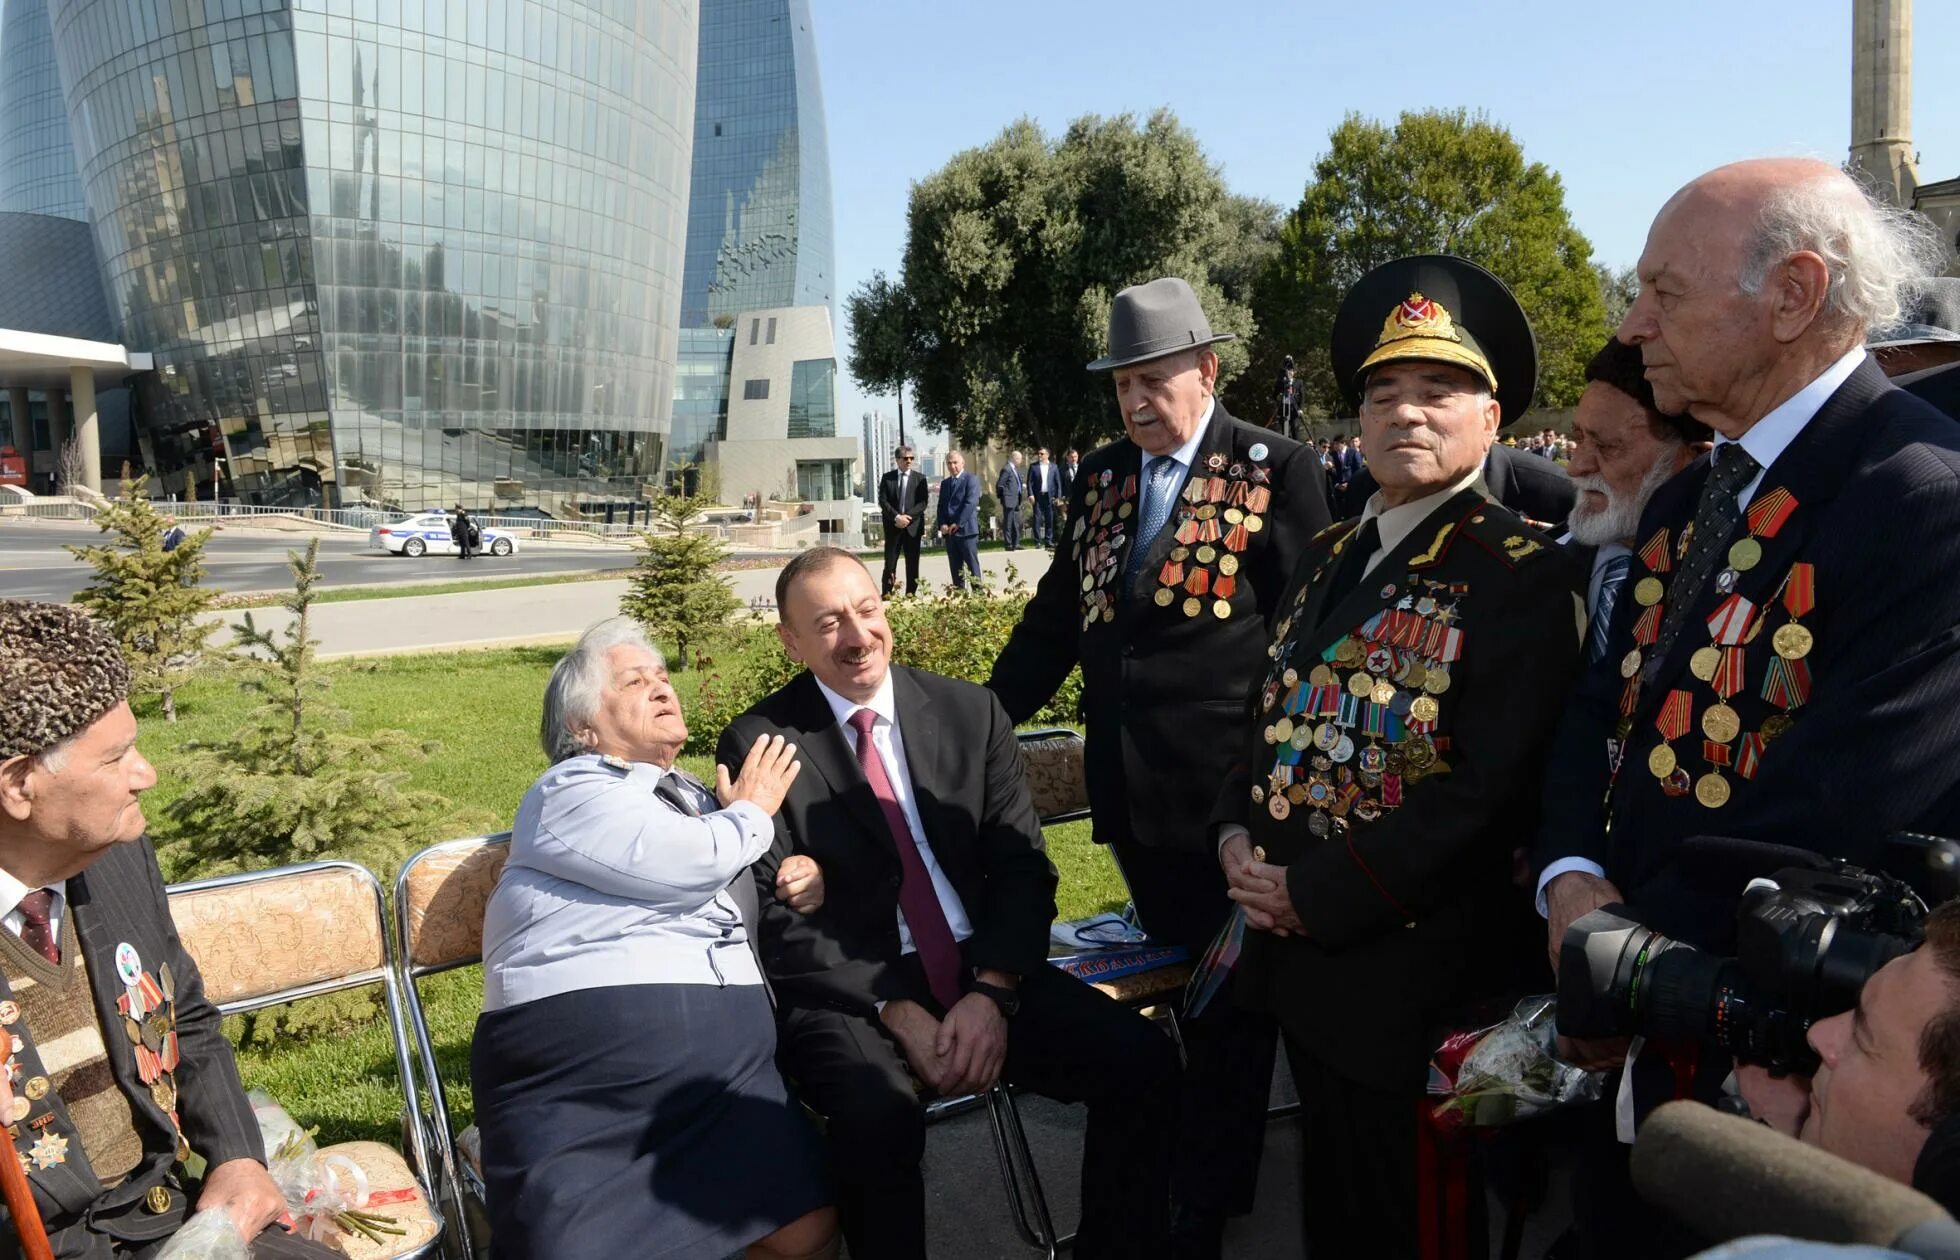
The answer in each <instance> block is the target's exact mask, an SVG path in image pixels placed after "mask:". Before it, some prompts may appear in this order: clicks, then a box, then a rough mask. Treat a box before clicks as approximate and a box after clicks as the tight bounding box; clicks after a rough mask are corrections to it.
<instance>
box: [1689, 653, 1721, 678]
mask: <svg viewBox="0 0 1960 1260" xmlns="http://www.w3.org/2000/svg"><path fill="white" fill-rule="evenodd" d="M1721 663H1722V649H1721V648H1718V647H1716V646H1714V645H1713V644H1710V645H1709V646H1707V647H1703V648H1696V649H1695V654H1694V655H1693V656H1690V657H1689V658H1688V672H1689V673H1691V674H1693V675H1694V676H1695V677H1696V678H1699V679H1701V680H1702V681H1703V682H1707V681H1708V680H1709V679H1711V678H1713V677H1715V669H1716V667H1717V666H1719V665H1720V664H1721Z"/></svg>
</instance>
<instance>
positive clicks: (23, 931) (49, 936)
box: [20, 888, 61, 966]
mask: <svg viewBox="0 0 1960 1260" xmlns="http://www.w3.org/2000/svg"><path fill="white" fill-rule="evenodd" d="M53 906H54V894H53V893H52V892H49V891H48V890H47V889H45V888H36V889H35V890H34V891H33V892H31V893H28V894H27V895H26V896H25V897H22V898H21V899H20V939H21V940H23V941H25V942H27V945H28V948H30V949H37V950H39V951H41V957H43V958H45V959H47V960H48V961H49V962H51V963H54V964H55V965H56V966H60V965H61V945H60V944H59V943H58V942H57V941H56V940H55V939H54V929H53V927H52V925H50V924H49V922H48V911H49V910H50V909H52V908H53Z"/></svg>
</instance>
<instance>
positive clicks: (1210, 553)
mask: <svg viewBox="0 0 1960 1260" xmlns="http://www.w3.org/2000/svg"><path fill="white" fill-rule="evenodd" d="M1216 559H1218V548H1216V547H1210V546H1205V547H1200V548H1198V563H1199V564H1210V563H1211V562H1212V561H1214V560H1216Z"/></svg>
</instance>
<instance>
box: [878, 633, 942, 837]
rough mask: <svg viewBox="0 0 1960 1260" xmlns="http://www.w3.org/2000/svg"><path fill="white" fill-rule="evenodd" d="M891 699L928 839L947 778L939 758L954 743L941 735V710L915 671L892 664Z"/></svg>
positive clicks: (906, 765) (915, 800)
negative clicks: (934, 703) (942, 784)
mask: <svg viewBox="0 0 1960 1260" xmlns="http://www.w3.org/2000/svg"><path fill="white" fill-rule="evenodd" d="M892 700H893V701H894V703H895V705H896V708H897V711H898V729H899V733H900V735H901V736H902V737H903V739H904V741H905V767H906V769H907V770H908V771H909V772H910V774H911V776H912V784H911V787H912V800H913V801H914V802H915V803H916V804H917V805H918V807H919V825H920V826H921V827H923V828H925V832H926V836H927V838H928V839H930V838H931V836H932V834H933V825H932V811H933V810H934V809H935V808H936V807H937V805H938V801H939V790H938V789H939V784H940V783H942V782H943V781H944V776H943V775H942V774H941V773H940V770H941V766H940V764H939V759H940V757H941V756H942V755H944V754H945V752H946V749H947V746H948V745H949V744H950V743H951V742H952V741H949V740H943V739H941V738H940V735H939V713H938V710H937V709H935V708H934V706H933V703H932V698H931V697H930V696H928V695H926V692H925V688H923V687H921V686H919V682H918V679H916V678H914V677H913V676H912V671H911V670H908V669H906V668H904V667H903V666H899V665H894V666H892Z"/></svg>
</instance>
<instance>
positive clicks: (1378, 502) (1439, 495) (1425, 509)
mask: <svg viewBox="0 0 1960 1260" xmlns="http://www.w3.org/2000/svg"><path fill="white" fill-rule="evenodd" d="M1483 475H1484V466H1483V465H1482V464H1479V465H1477V466H1476V467H1475V468H1473V469H1471V470H1470V471H1469V472H1467V473H1465V474H1463V476H1462V477H1460V478H1458V479H1457V481H1456V482H1455V483H1454V484H1452V485H1448V486H1445V487H1443V488H1442V489H1441V490H1438V491H1436V492H1434V493H1433V494H1425V495H1424V496H1422V497H1421V498H1420V499H1415V500H1412V501H1411V502H1408V503H1404V504H1402V505H1401V506H1400V507H1387V506H1385V505H1384V504H1383V503H1382V492H1381V491H1379V490H1377V491H1375V492H1374V493H1373V494H1371V495H1369V496H1368V506H1367V508H1366V509H1365V510H1364V511H1363V512H1362V513H1361V523H1362V524H1363V525H1366V524H1367V523H1368V521H1369V520H1370V519H1373V520H1374V522H1375V528H1376V529H1378V530H1380V531H1381V535H1382V554H1384V555H1386V554H1387V553H1389V552H1391V551H1393V550H1395V548H1396V546H1397V545H1399V544H1400V543H1401V541H1402V540H1403V539H1404V538H1407V537H1408V536H1409V535H1410V533H1412V532H1413V531H1414V530H1415V527H1416V526H1418V525H1420V524H1422V522H1423V520H1424V519H1425V518H1426V517H1428V515H1429V514H1430V513H1431V512H1434V511H1435V510H1436V509H1437V508H1439V507H1441V506H1442V505H1443V504H1444V503H1446V502H1448V501H1449V500H1450V499H1452V498H1454V497H1455V496H1457V495H1459V494H1461V493H1463V492H1464V491H1465V490H1468V489H1469V488H1470V487H1471V486H1474V485H1476V484H1477V479H1478V478H1479V477H1481V476H1483Z"/></svg>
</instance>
